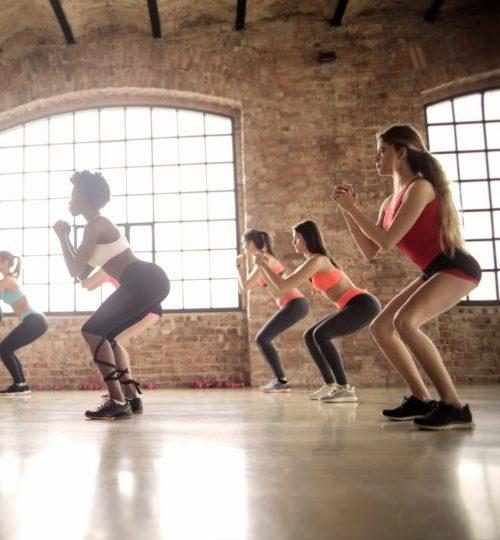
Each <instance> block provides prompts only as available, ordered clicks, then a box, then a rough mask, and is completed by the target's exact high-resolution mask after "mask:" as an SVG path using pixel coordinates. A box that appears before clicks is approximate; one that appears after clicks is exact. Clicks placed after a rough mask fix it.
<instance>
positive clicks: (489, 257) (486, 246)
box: [466, 242, 495, 269]
mask: <svg viewBox="0 0 500 540" xmlns="http://www.w3.org/2000/svg"><path fill="white" fill-rule="evenodd" d="M466 248H467V250H468V251H470V253H471V254H472V255H473V256H474V257H475V258H476V259H477V261H478V263H479V265H480V266H481V268H485V269H488V268H495V260H494V257H493V243H492V242H467V246H466Z"/></svg>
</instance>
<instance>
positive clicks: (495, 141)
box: [486, 122, 500, 150]
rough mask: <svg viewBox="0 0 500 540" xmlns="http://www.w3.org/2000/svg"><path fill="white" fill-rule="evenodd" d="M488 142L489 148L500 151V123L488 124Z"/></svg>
mask: <svg viewBox="0 0 500 540" xmlns="http://www.w3.org/2000/svg"><path fill="white" fill-rule="evenodd" d="M486 141H487V146H488V148H492V149H497V150H498V149H500V122H493V123H491V124H486Z"/></svg>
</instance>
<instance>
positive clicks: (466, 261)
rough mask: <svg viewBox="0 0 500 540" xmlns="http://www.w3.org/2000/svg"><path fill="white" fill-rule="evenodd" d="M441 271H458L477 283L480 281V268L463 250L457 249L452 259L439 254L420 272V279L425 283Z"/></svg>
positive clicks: (442, 253)
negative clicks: (421, 274)
mask: <svg viewBox="0 0 500 540" xmlns="http://www.w3.org/2000/svg"><path fill="white" fill-rule="evenodd" d="M443 270H444V271H446V270H460V271H462V272H463V273H464V274H467V275H468V276H470V277H471V278H472V279H474V280H476V281H477V282H478V283H479V282H480V281H481V266H479V263H478V262H477V261H476V259H474V257H473V256H472V255H471V254H470V253H467V252H466V251H464V250H463V249H459V248H457V249H456V250H455V253H454V254H453V257H450V256H449V255H448V254H447V253H444V252H441V253H440V254H439V255H437V256H436V257H435V258H434V259H432V261H431V262H430V263H429V264H428V265H427V266H426V267H425V268H424V269H423V270H422V272H423V276H422V278H423V280H424V281H426V280H428V279H429V278H430V277H432V276H433V275H434V274H437V273H438V272H442V271H443Z"/></svg>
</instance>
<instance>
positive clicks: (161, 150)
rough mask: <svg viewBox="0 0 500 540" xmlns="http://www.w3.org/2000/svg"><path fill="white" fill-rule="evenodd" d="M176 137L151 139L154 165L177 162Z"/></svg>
mask: <svg viewBox="0 0 500 540" xmlns="http://www.w3.org/2000/svg"><path fill="white" fill-rule="evenodd" d="M178 156H179V149H178V145H177V139H156V140H153V163H154V164H155V165H174V164H176V163H178V162H179V157H178Z"/></svg>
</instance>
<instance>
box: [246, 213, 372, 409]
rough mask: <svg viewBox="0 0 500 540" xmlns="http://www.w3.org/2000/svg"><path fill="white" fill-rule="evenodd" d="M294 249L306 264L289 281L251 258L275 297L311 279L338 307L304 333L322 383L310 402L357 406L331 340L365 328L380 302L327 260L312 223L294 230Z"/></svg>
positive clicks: (261, 259) (260, 257)
mask: <svg viewBox="0 0 500 540" xmlns="http://www.w3.org/2000/svg"><path fill="white" fill-rule="evenodd" d="M293 245H294V248H295V251H296V252H297V253H300V254H302V255H303V256H304V257H305V259H306V260H305V262H304V263H303V264H302V265H301V266H299V267H298V268H297V269H296V270H295V271H294V272H293V273H292V274H291V275H290V276H288V277H282V276H280V275H277V274H276V273H275V272H273V270H272V263H271V261H270V260H269V258H268V257H266V255H265V254H263V253H256V254H255V255H254V260H255V263H256V264H257V265H258V267H259V269H260V270H261V272H262V273H263V274H264V275H265V277H266V279H267V280H268V282H269V283H272V284H273V285H274V287H275V288H276V290H277V291H278V293H279V294H287V293H288V292H289V291H290V290H293V288H294V287H298V286H299V285H300V284H301V283H303V282H304V281H307V280H310V281H311V284H312V287H313V289H315V290H317V291H321V292H322V293H323V294H324V295H325V296H326V297H327V298H329V299H330V300H331V301H332V302H333V303H334V304H335V305H336V306H337V307H338V309H339V311H338V312H336V313H333V314H331V315H328V316H327V317H325V318H324V319H322V320H320V321H319V322H317V323H315V324H313V326H311V327H310V328H309V329H308V330H307V331H306V332H305V334H304V340H305V343H306V346H307V348H308V350H309V352H310V354H311V356H312V358H313V360H314V362H315V363H316V365H317V366H318V368H319V370H320V372H321V375H322V376H323V379H324V381H325V384H324V385H323V386H322V387H321V388H320V389H319V390H317V391H316V392H313V393H312V394H311V395H310V398H311V399H317V400H320V401H322V402H326V403H346V402H355V401H357V400H358V398H357V397H356V394H355V389H354V387H353V386H350V385H349V383H348V382H347V377H346V374H345V370H344V366H343V364H342V359H341V358H340V355H339V353H338V351H337V349H336V348H335V346H334V345H333V343H332V340H333V339H334V338H338V337H341V336H345V335H347V334H352V333H353V332H356V331H357V330H359V329H361V328H363V327H365V326H367V325H368V324H369V323H370V322H371V321H372V320H373V319H374V318H375V316H376V315H377V314H378V313H379V312H380V303H379V301H378V300H377V299H376V298H375V297H374V296H373V295H371V294H369V293H368V292H367V291H365V290H363V289H358V288H357V287H356V286H355V285H354V284H353V282H352V281H351V280H350V279H349V278H348V277H347V275H346V274H345V273H344V272H343V270H342V269H341V268H339V267H338V266H337V264H335V262H334V261H333V260H332V259H331V258H330V257H329V256H328V254H327V252H326V249H325V246H324V243H323V239H322V237H321V233H320V231H319V229H318V227H317V225H316V224H315V223H314V222H313V221H302V222H300V223H298V224H297V225H295V226H294V227H293Z"/></svg>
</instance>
